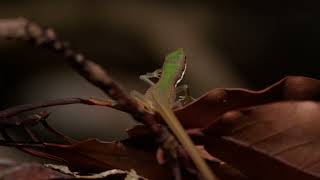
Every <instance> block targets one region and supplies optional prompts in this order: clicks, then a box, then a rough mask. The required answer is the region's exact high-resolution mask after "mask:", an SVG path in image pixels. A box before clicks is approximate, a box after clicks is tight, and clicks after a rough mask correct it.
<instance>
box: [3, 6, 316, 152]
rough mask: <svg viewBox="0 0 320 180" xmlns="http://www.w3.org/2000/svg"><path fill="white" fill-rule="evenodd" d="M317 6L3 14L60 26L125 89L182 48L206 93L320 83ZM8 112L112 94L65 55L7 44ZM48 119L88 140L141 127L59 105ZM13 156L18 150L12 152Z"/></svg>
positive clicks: (12, 9)
mask: <svg viewBox="0 0 320 180" xmlns="http://www.w3.org/2000/svg"><path fill="white" fill-rule="evenodd" d="M318 11H319V6H318V2H317V1H309V0H306V1H284V0H277V1H276V0H271V1H250V0H242V1H237V0H213V1H191V0H187V1H179V0H175V1H146V0H139V1H138V0H121V1H96V0H90V1H88V0H87V1H85V0H78V1H62V0H55V1H36V0H28V1H27V0H1V2H0V18H14V17H20V16H22V17H26V18H28V19H31V20H33V21H35V22H37V23H39V24H42V25H46V26H50V27H53V28H55V29H56V31H57V33H58V34H59V35H60V37H61V38H62V39H65V40H68V41H70V42H71V44H72V47H74V48H75V49H77V50H79V51H81V52H83V53H84V54H85V55H86V56H87V57H89V58H91V59H93V60H94V61H95V62H97V63H99V64H101V65H102V66H103V67H104V68H106V69H107V70H108V72H109V73H110V74H111V75H112V77H113V78H114V79H116V80H117V81H118V82H120V83H121V84H122V86H123V88H124V89H125V90H126V91H127V92H130V91H131V90H138V91H140V92H144V91H145V90H146V88H147V87H148V86H147V84H145V83H144V82H142V81H140V80H139V79H138V77H139V75H141V74H144V73H146V72H150V71H153V70H155V69H157V68H159V67H161V64H162V62H163V60H164V56H165V55H166V54H167V53H169V52H171V51H173V50H175V49H176V48H179V47H182V48H184V49H185V52H186V54H187V60H188V69H187V73H186V80H185V83H188V84H189V86H190V88H191V92H192V95H193V96H194V97H199V96H201V95H202V94H203V93H205V92H207V91H209V90H210V89H213V88H216V87H244V88H252V89H261V88H264V87H266V86H268V85H270V84H271V83H274V82H275V81H277V80H279V79H281V78H282V77H284V76H286V75H304V76H310V77H314V78H319V77H320V71H319V67H320V66H319V65H320V61H319V60H320V55H319V54H320V53H319V42H320V35H319V34H320V23H319V22H320V21H319V20H320V18H319V17H320V16H319V13H318ZM0 62H1V65H0V91H1V93H0V98H1V101H0V108H1V109H4V108H7V107H10V106H13V105H18V104H25V103H32V102H40V101H43V100H48V99H56V98H63V97H84V98H85V97H98V98H107V97H106V96H105V95H104V94H103V93H102V92H101V91H100V90H98V89H97V88H95V87H93V86H91V85H90V84H89V83H87V82H86V80H84V79H83V78H82V77H80V76H79V75H78V74H77V73H75V72H73V71H72V69H71V68H69V67H68V65H67V63H65V61H64V59H63V58H62V57H60V56H58V55H56V54H54V53H52V52H50V51H48V50H44V49H41V48H37V47H33V46H32V45H30V44H29V43H26V42H22V41H8V40H3V39H1V40H0ZM49 111H50V112H52V115H51V116H50V118H49V123H50V124H52V125H53V127H55V128H57V129H59V130H60V131H62V132H63V133H65V134H67V135H70V136H72V137H75V138H77V139H84V138H88V137H98V138H100V139H104V140H114V139H117V138H124V137H126V133H125V131H124V130H125V129H127V128H129V127H131V126H132V125H133V124H135V122H134V121H132V119H131V118H130V117H129V116H128V115H126V114H124V113H119V112H117V111H114V110H110V109H106V108H98V107H89V106H85V105H70V106H60V107H55V108H50V109H49ZM10 152H11V151H10Z"/></svg>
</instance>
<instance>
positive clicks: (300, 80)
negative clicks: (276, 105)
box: [175, 76, 320, 128]
mask: <svg viewBox="0 0 320 180" xmlns="http://www.w3.org/2000/svg"><path fill="white" fill-rule="evenodd" d="M319 99H320V81H319V80H316V79H312V78H307V77H301V76H288V77H285V78H283V79H282V80H280V81H278V82H276V83H275V84H273V85H271V86H269V87H267V88H265V89H263V90H259V91H252V90H247V89H241V88H218V89H214V90H212V91H210V92H208V93H206V94H205V95H203V96H202V97H200V98H199V99H197V100H196V101H194V102H193V103H191V104H189V105H188V106H186V107H183V108H180V109H177V110H176V111H175V113H176V115H177V117H178V118H179V120H180V121H181V123H182V124H183V125H184V127H185V128H205V127H207V126H209V125H211V124H212V123H214V122H215V120H216V119H217V117H219V116H220V115H222V114H223V113H225V112H227V111H231V110H235V109H240V108H245V107H249V106H257V105H261V104H266V103H271V102H277V101H286V100H319Z"/></svg>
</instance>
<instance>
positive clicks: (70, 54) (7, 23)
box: [0, 18, 189, 179]
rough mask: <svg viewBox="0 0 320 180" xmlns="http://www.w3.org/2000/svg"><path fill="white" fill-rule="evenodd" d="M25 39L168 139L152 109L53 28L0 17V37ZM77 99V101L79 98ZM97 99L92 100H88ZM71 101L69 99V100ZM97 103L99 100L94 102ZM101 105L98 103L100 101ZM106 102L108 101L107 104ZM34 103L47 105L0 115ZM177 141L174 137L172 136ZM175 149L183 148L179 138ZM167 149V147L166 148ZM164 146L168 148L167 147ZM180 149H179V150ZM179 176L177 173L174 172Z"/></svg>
mask: <svg viewBox="0 0 320 180" xmlns="http://www.w3.org/2000/svg"><path fill="white" fill-rule="evenodd" d="M1 36H2V37H6V38H12V39H22V40H28V41H31V42H33V43H35V44H36V45H38V46H41V47H45V48H48V49H50V50H54V51H56V52H57V53H59V54H61V55H63V56H65V57H66V60H67V61H68V62H69V64H71V66H72V67H73V69H74V70H76V71H77V72H78V73H79V74H81V75H82V76H83V77H84V78H85V79H87V80H88V81H89V82H90V83H92V84H94V85H95V86H97V87H98V88H100V89H101V90H102V91H103V92H105V93H106V94H107V95H108V96H109V97H111V98H112V99H113V100H115V101H116V107H117V108H118V109H120V110H123V111H125V112H128V113H130V114H131V115H132V117H133V118H134V119H135V120H137V121H138V122H141V123H144V124H146V125H148V126H149V127H150V129H152V131H153V132H154V133H155V134H156V135H157V137H158V138H157V139H158V142H159V143H160V144H161V145H162V146H163V144H164V143H165V142H166V141H167V139H163V138H162V137H163V136H164V135H165V134H167V137H174V136H173V135H172V133H171V132H170V131H169V130H168V129H167V128H165V127H164V126H163V125H161V124H159V123H158V122H157V121H156V116H155V115H154V113H151V112H149V111H145V110H144V108H143V107H142V106H141V105H139V104H138V103H137V102H136V101H135V100H133V99H132V98H131V97H130V96H129V95H127V94H126V93H125V92H124V91H123V90H122V89H121V87H120V86H119V85H118V84H117V83H116V82H115V81H114V80H113V79H112V78H111V77H110V76H109V75H108V73H107V72H106V71H105V70H104V69H103V68H102V67H101V66H99V65H98V64H96V63H94V62H93V61H91V60H90V59H88V58H87V57H85V56H84V55H82V54H81V53H78V52H76V51H74V50H73V49H71V48H70V47H69V45H68V43H66V42H65V41H62V40H60V39H59V38H58V37H57V35H56V33H55V32H54V30H53V29H51V28H43V27H41V26H39V25H38V24H36V23H33V22H31V21H28V20H27V19H24V18H16V19H4V20H0V37H1ZM75 101H76V102H74V103H81V100H80V99H75ZM79 101H80V102H79ZM92 102H93V103H95V102H96V101H91V103H92ZM66 104H68V102H66ZM69 104H72V103H69ZM97 105H99V103H97ZM100 105H101V104H100ZM106 106H108V105H106ZM35 107H37V108H38V107H47V106H45V105H42V104H39V105H38V106H22V107H18V108H15V109H11V110H5V111H4V112H2V113H0V118H1V117H4V116H10V115H12V114H14V113H17V112H23V111H28V110H31V109H32V108H35ZM173 139H174V141H176V139H175V138H173ZM175 144H178V146H177V147H176V148H177V149H179V148H182V147H181V146H180V145H179V143H178V142H176V143H175ZM169 149H170V148H169ZM169 149H167V150H169ZM178 153H179V151H178ZM180 155H181V156H182V157H183V159H185V160H188V159H189V158H188V156H187V155H185V154H180ZM176 178H177V179H179V175H177V174H176Z"/></svg>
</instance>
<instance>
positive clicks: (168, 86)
mask: <svg viewBox="0 0 320 180" xmlns="http://www.w3.org/2000/svg"><path fill="white" fill-rule="evenodd" d="M186 65H187V64H186V58H185V55H184V52H183V49H177V50H176V51H174V52H172V53H170V54H168V55H167V56H166V58H165V62H164V64H163V67H162V70H161V75H160V71H157V70H156V71H155V72H154V73H153V74H154V75H155V76H156V77H158V78H159V81H158V82H157V83H155V84H154V83H153V82H152V81H151V80H149V79H148V76H150V74H147V75H143V76H140V79H143V80H146V81H147V82H149V83H150V84H152V86H151V87H150V88H149V89H148V90H147V92H146V94H145V95H144V101H145V102H144V103H146V104H148V105H147V106H149V107H148V108H150V109H152V110H153V111H155V112H157V113H159V114H160V115H161V117H162V118H163V119H164V121H165V122H166V123H167V125H168V126H169V128H170V129H171V131H172V132H173V133H174V135H175V136H176V138H177V139H178V140H179V142H180V143H181V144H182V146H183V147H184V148H185V150H186V151H187V152H188V154H189V156H190V157H191V159H192V161H193V162H194V164H195V166H196V167H197V168H198V170H199V171H200V173H201V175H202V176H203V178H204V179H206V180H214V179H216V178H215V176H214V174H213V173H212V172H211V170H210V168H209V167H208V165H207V164H206V162H205V161H204V159H203V158H202V157H201V156H200V155H199V152H198V151H197V149H196V147H195V145H194V144H193V142H192V140H191V139H190V137H189V136H188V135H187V133H186V132H185V130H184V128H183V127H182V125H181V124H180V122H179V120H178V119H177V117H176V116H175V115H174V113H173V111H172V107H173V105H174V103H175V99H176V86H177V84H178V83H179V82H180V81H181V79H182V78H183V76H184V72H185V70H186Z"/></svg>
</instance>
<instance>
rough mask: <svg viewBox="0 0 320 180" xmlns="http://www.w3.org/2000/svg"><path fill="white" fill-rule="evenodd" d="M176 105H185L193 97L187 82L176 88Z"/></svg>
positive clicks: (192, 99)
mask: <svg viewBox="0 0 320 180" xmlns="http://www.w3.org/2000/svg"><path fill="white" fill-rule="evenodd" d="M176 97H177V99H176V105H175V106H176V107H181V106H185V105H186V104H189V103H191V102H192V101H194V100H195V99H194V98H193V97H192V96H191V94H190V88H189V86H188V85H187V84H183V85H181V86H178V87H177V88H176Z"/></svg>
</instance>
